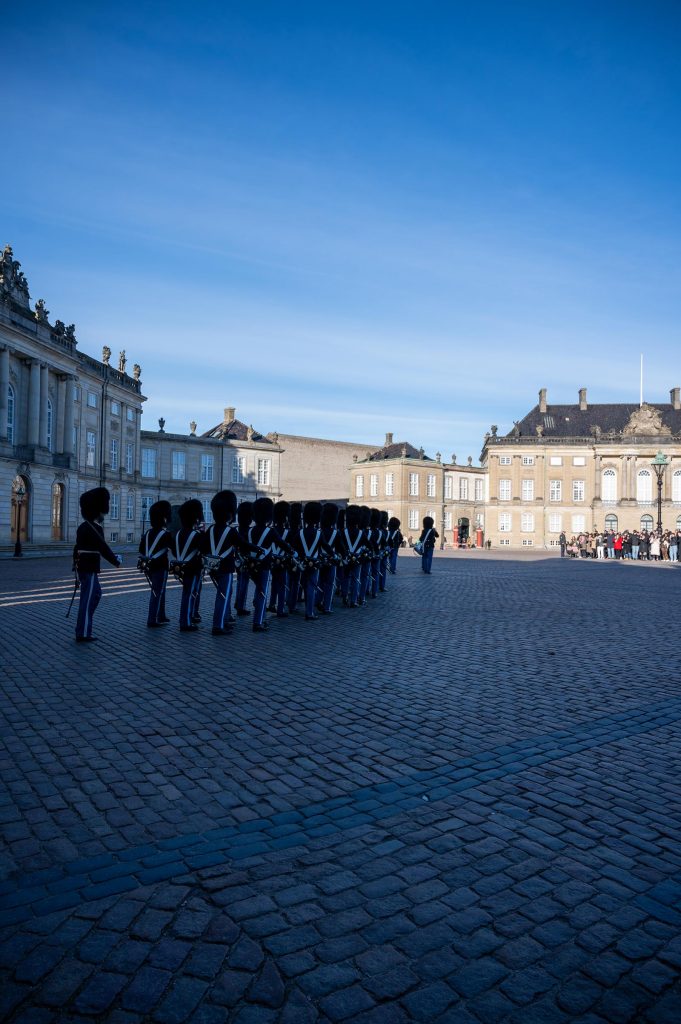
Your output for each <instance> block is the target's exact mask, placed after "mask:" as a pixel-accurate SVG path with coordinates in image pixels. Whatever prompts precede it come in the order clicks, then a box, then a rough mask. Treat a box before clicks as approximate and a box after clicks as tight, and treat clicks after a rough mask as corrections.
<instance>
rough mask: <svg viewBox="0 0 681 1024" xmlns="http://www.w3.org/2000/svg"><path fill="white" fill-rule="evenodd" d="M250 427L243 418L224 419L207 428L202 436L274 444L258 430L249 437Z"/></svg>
mask: <svg viewBox="0 0 681 1024" xmlns="http://www.w3.org/2000/svg"><path fill="white" fill-rule="evenodd" d="M250 429H251V428H250V427H247V426H246V424H245V423H242V422H241V420H229V421H228V422H227V423H225V422H224V421H223V422H222V423H218V425H217V426H216V427H212V428H211V429H210V430H206V432H205V433H203V434H201V437H217V438H219V439H220V440H221V441H257V442H258V444H272V442H271V440H270V439H269V437H265V436H264V435H263V434H259V433H258V431H257V430H254V431H253V434H252V436H251V437H250V438H249V436H248V431H249V430H250Z"/></svg>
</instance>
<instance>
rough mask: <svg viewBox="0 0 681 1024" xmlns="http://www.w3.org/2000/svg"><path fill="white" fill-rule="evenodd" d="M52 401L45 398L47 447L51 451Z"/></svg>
mask: <svg viewBox="0 0 681 1024" xmlns="http://www.w3.org/2000/svg"><path fill="white" fill-rule="evenodd" d="M52 422H53V421H52V402H51V401H50V399H49V398H48V399H47V447H48V449H49V450H50V451H52Z"/></svg>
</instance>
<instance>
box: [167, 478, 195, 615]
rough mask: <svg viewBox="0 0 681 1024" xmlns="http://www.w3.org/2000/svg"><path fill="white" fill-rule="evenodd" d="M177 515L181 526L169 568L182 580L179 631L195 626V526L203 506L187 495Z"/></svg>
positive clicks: (176, 536)
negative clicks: (187, 498)
mask: <svg viewBox="0 0 681 1024" xmlns="http://www.w3.org/2000/svg"><path fill="white" fill-rule="evenodd" d="M179 516H180V522H181V524H182V526H181V528H180V529H179V530H178V531H177V534H176V535H175V543H174V550H173V552H172V557H171V561H170V568H171V569H172V571H173V573H174V574H175V576H176V577H177V579H178V580H179V581H180V583H181V584H182V599H181V601H180V632H181V633H195V632H196V631H197V630H198V628H199V627H198V626H197V624H196V619H195V614H196V597H197V594H198V590H199V582H200V580H201V577H202V575H203V562H202V559H201V533H200V532H199V530H198V526H199V523H201V521H202V519H203V508H202V506H201V502H200V501H199V500H198V498H190V499H189V501H185V502H184V504H183V505H180V510H179Z"/></svg>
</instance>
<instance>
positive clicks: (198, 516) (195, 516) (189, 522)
mask: <svg viewBox="0 0 681 1024" xmlns="http://www.w3.org/2000/svg"><path fill="white" fill-rule="evenodd" d="M178 515H179V517H180V522H181V523H182V526H183V527H184V529H185V530H193V528H194V527H195V526H196V524H197V523H200V522H201V520H202V519H203V505H202V504H201V502H200V501H199V499H198V498H190V499H189V501H185V502H184V503H183V504H182V505H180V508H179V510H178Z"/></svg>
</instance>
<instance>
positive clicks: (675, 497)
mask: <svg viewBox="0 0 681 1024" xmlns="http://www.w3.org/2000/svg"><path fill="white" fill-rule="evenodd" d="M672 501H678V502H681V469H677V470H676V471H675V472H674V475H673V477H672Z"/></svg>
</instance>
